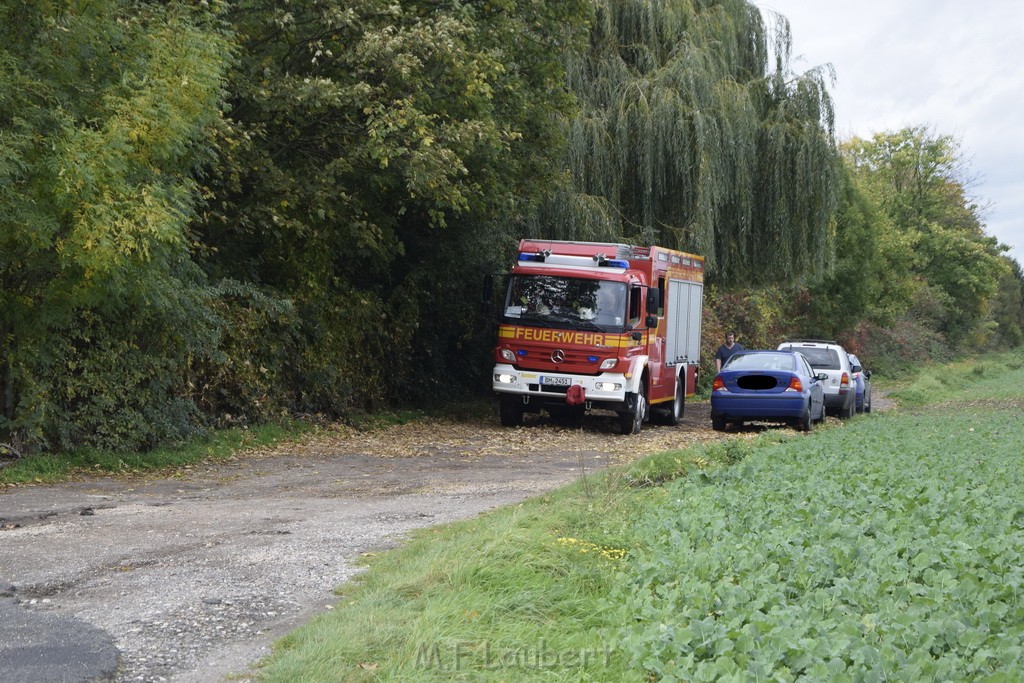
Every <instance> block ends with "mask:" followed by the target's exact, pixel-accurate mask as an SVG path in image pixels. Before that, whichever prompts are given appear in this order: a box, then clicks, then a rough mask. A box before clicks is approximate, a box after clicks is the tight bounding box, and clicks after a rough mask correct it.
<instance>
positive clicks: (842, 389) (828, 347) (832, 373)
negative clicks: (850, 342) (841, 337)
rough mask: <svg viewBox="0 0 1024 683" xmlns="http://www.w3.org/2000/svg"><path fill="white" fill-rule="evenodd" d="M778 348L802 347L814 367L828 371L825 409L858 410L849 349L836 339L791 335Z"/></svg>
mask: <svg viewBox="0 0 1024 683" xmlns="http://www.w3.org/2000/svg"><path fill="white" fill-rule="evenodd" d="M779 349H782V350H786V351H799V352H800V353H802V354H803V355H804V357H805V358H806V359H807V362H808V363H810V364H811V367H812V368H814V370H816V371H817V372H824V373H825V374H826V375H828V379H827V380H825V381H824V382H822V386H824V387H825V410H826V412H830V413H833V414H836V415H839V417H853V414H854V412H855V411H856V410H857V387H856V384H855V383H854V378H853V367H852V366H851V365H850V354H848V353H846V349H844V348H843V347H842V346H840V345H839V344H837V343H836V342H834V341H823V340H821V339H790V340H788V341H784V342H782V343H781V344H779Z"/></svg>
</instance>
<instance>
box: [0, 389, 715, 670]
mask: <svg viewBox="0 0 1024 683" xmlns="http://www.w3.org/2000/svg"><path fill="white" fill-rule="evenodd" d="M495 423H496V419H495V420H492V421H463V422H426V423H416V424H409V425H404V426H399V427H393V428H389V429H387V430H383V431H379V432H374V433H371V434H358V433H353V432H351V431H349V430H335V431H330V432H325V433H322V434H319V435H316V436H313V437H310V438H307V439H306V440H304V441H303V442H301V443H297V444H291V445H287V446H283V447H280V448H277V449H274V450H272V451H261V452H249V453H245V454H241V455H239V456H238V457H236V458H234V459H233V461H231V462H227V463H222V464H215V465H200V466H196V467H194V468H188V469H185V470H180V471H176V472H171V473H167V474H166V475H165V476H161V477H153V476H150V477H131V478H125V477H118V478H103V479H89V480H83V481H76V482H72V483H68V484H62V485H59V486H46V487H18V488H11V489H7V490H6V491H2V492H0V548H2V550H0V553H2V555H0V557H2V563H0V583H2V582H4V581H6V582H9V583H12V584H14V586H15V588H16V592H15V597H16V598H17V599H18V600H19V601H20V602H21V604H23V605H25V606H26V607H28V608H29V609H33V610H41V611H48V612H56V613H59V614H66V615H73V616H76V617H78V618H80V619H82V620H84V621H86V622H89V623H90V624H92V625H95V626H97V627H99V628H101V629H103V630H105V631H106V632H108V633H109V634H110V635H111V636H112V637H113V638H114V640H115V641H116V643H117V646H118V648H119V649H120V651H121V667H122V668H121V675H120V678H119V680H126V681H127V680H145V681H159V680H172V679H173V680H177V681H211V680H219V679H221V678H223V677H224V676H227V675H230V674H244V672H246V671H247V670H249V668H250V667H251V666H252V665H253V664H254V663H255V662H256V661H257V660H258V659H259V658H260V657H261V656H263V655H264V654H266V653H267V652H268V649H267V647H268V645H269V644H270V643H271V642H272V641H273V640H274V639H276V638H277V637H279V636H280V635H282V634H284V633H286V632H287V631H289V630H291V629H292V628H294V627H295V626H297V625H299V624H301V623H302V622H304V621H305V620H307V619H309V618H310V617H311V616H312V615H314V614H316V613H318V612H321V611H323V610H326V609H329V608H330V606H331V605H332V603H333V602H334V597H333V595H332V593H331V590H332V589H333V588H334V587H336V586H338V585H339V584H341V583H343V582H344V581H346V580H347V579H349V578H350V577H351V576H352V575H353V574H354V573H355V571H356V569H355V568H354V562H355V561H356V560H357V559H358V557H359V556H360V555H361V554H362V553H365V552H367V551H371V550H375V549H379V548H382V547H386V546H389V545H393V544H394V543H396V542H397V541H398V540H400V539H401V537H402V534H403V533H405V532H408V531H409V530H411V529H415V528H418V527H424V526H429V525H433V524H440V523H443V522H448V521H451V520H455V519H460V518H465V517H470V516H473V515H475V514H477V513H479V512H481V511H483V510H487V509H490V508H493V507H496V506H500V505H505V504H508V503H512V502H515V501H518V500H522V499H523V498H526V497H529V496H532V495H536V494H538V493H541V492H543V491H546V490H549V489H552V488H555V487H557V486H560V485H562V484H564V483H567V482H569V481H571V480H573V479H575V478H577V477H579V476H580V473H581V471H582V470H583V469H586V470H587V471H591V470H594V469H596V468H601V467H605V466H607V465H609V464H612V463H617V462H621V461H623V460H627V459H633V458H635V457H637V456H640V455H644V454H647V453H652V452H658V451H664V450H669V449H674V448H680V447H683V446H686V445H689V444H693V443H695V442H700V441H707V440H712V439H717V438H721V435H719V434H716V433H715V432H712V431H711V429H710V419H709V407H708V404H707V403H706V402H705V403H695V404H692V405H689V406H688V407H687V413H686V416H685V418H684V420H683V424H681V425H680V426H679V427H675V428H670V427H657V426H650V427H645V430H644V432H643V433H642V434H640V435H639V436H636V437H624V436H620V435H618V434H617V433H616V430H617V423H616V421H615V420H614V419H601V418H588V419H587V420H586V421H584V423H583V425H582V427H576V428H568V427H560V426H557V425H554V424H552V423H551V422H550V421H549V420H547V419H546V418H543V419H537V418H533V419H531V418H528V419H527V423H526V425H525V426H524V427H521V428H518V429H511V430H509V429H502V428H500V427H498V426H497V425H496V424H495Z"/></svg>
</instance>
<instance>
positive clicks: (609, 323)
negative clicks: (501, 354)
mask: <svg viewBox="0 0 1024 683" xmlns="http://www.w3.org/2000/svg"><path fill="white" fill-rule="evenodd" d="M502 321H503V322H505V323H507V324H512V325H537V326H540V327H558V328H564V329H575V330H600V331H602V332H621V331H622V330H624V329H625V321H626V284H625V283H624V282H608V281H605V280H587V279H583V278H570V277H559V276H555V275H514V276H512V277H511V278H509V283H508V289H507V290H506V292H505V308H504V313H503V315H502Z"/></svg>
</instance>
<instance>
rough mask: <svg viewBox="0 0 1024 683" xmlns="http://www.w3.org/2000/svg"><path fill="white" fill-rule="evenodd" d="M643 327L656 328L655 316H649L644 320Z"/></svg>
mask: <svg viewBox="0 0 1024 683" xmlns="http://www.w3.org/2000/svg"><path fill="white" fill-rule="evenodd" d="M644 325H646V326H647V327H650V328H652V329H653V328H655V327H657V326H658V318H657V317H656V316H653V315H649V316H647V318H646V319H645V320H644Z"/></svg>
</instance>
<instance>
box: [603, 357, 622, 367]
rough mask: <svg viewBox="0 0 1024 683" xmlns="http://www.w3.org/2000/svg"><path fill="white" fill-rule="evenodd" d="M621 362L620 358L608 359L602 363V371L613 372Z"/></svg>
mask: <svg viewBox="0 0 1024 683" xmlns="http://www.w3.org/2000/svg"><path fill="white" fill-rule="evenodd" d="M618 362H619V359H618V358H608V359H605V360H604V361H602V362H601V369H602V370H611V369H612V368H614V367H615V365H616V364H617V363H618Z"/></svg>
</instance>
